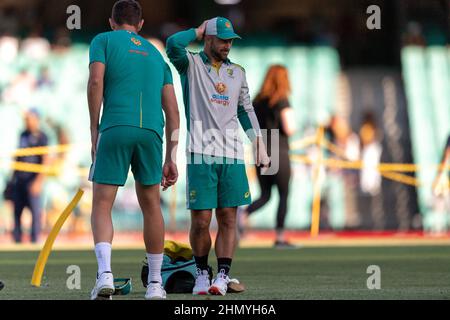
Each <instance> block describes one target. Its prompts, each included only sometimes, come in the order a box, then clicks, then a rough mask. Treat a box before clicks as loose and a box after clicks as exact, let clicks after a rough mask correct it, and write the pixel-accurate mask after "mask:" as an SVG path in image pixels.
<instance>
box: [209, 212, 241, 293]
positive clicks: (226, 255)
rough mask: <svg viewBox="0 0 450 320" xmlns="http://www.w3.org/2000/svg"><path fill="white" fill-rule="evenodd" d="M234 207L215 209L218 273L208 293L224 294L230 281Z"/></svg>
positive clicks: (233, 236)
mask: <svg viewBox="0 0 450 320" xmlns="http://www.w3.org/2000/svg"><path fill="white" fill-rule="evenodd" d="M236 209H237V208H236V207H232V208H220V209H216V217H217V225H218V231H217V237H216V243H215V250H216V256H217V269H218V273H217V276H216V278H215V279H214V282H213V284H212V285H211V287H210V288H209V293H211V294H214V295H225V294H226V293H227V288H228V282H229V281H230V278H229V277H228V273H229V271H230V268H231V262H232V259H233V255H234V249H235V247H236V240H237V239H236V234H237V225H236Z"/></svg>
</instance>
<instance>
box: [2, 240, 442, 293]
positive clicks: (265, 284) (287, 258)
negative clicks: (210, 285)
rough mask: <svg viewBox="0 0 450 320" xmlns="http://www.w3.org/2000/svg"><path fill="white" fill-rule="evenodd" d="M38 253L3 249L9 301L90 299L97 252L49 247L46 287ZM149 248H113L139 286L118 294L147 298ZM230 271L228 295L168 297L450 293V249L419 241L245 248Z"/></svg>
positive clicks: (122, 271) (117, 262) (121, 273)
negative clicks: (76, 286) (36, 274)
mask: <svg viewBox="0 0 450 320" xmlns="http://www.w3.org/2000/svg"><path fill="white" fill-rule="evenodd" d="M37 256H38V252H29V251H23V252H0V280H3V282H4V283H5V288H4V289H3V290H1V291H0V300H3V299H88V298H89V292H90V290H91V288H92V285H93V283H94V277H95V273H96V261H95V256H94V253H93V251H54V252H52V253H51V255H50V257H49V260H48V263H47V267H46V269H45V278H44V280H43V287H41V288H34V287H31V285H30V280H31V274H32V272H33V268H34V264H35V261H36V259H37ZM143 257H144V254H143V251H139V250H114V251H113V257H112V259H113V271H114V276H115V277H116V278H118V277H132V278H133V291H132V293H131V294H129V295H127V296H117V297H115V298H116V299H143V297H144V293H145V289H144V288H143V287H142V284H141V281H140V269H141V261H142V259H143ZM211 257H212V258H211V262H212V264H213V265H215V261H214V260H213V257H214V254H212V255H211ZM69 265H78V266H79V267H80V268H81V289H80V290H69V289H67V287H66V280H67V278H68V277H69V275H68V274H66V269H67V267H68V266H69ZM369 265H378V266H379V267H380V268H381V289H380V290H369V289H367V286H366V282H367V278H368V277H369V276H370V275H369V274H367V273H366V270H367V267H368V266H369ZM232 276H233V277H237V278H238V279H239V280H241V281H242V282H243V283H245V285H246V287H247V291H246V292H244V293H240V294H228V295H227V296H225V297H209V296H208V297H193V296H192V295H190V294H171V295H168V299H199V300H202V299H270V300H272V299H450V249H449V248H448V247H446V246H419V247H411V246H408V247H333V248H302V249H297V250H276V249H240V250H238V251H237V253H236V256H235V259H234V261H233V267H232Z"/></svg>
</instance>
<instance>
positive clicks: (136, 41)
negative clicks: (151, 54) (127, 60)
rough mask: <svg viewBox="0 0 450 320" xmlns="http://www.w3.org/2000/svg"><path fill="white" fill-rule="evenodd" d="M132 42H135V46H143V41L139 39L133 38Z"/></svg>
mask: <svg viewBox="0 0 450 320" xmlns="http://www.w3.org/2000/svg"><path fill="white" fill-rule="evenodd" d="M131 42H133V43H134V44H135V45H137V46H140V45H142V43H141V41H140V40H138V39H136V38H134V37H133V38H131Z"/></svg>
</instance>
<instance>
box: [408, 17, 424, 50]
mask: <svg viewBox="0 0 450 320" xmlns="http://www.w3.org/2000/svg"><path fill="white" fill-rule="evenodd" d="M403 43H404V45H405V46H408V45H409V46H422V47H423V46H425V45H426V41H425V37H424V36H423V33H422V26H421V25H420V23H418V22H416V21H410V22H408V24H407V26H406V32H405V34H404V36H403Z"/></svg>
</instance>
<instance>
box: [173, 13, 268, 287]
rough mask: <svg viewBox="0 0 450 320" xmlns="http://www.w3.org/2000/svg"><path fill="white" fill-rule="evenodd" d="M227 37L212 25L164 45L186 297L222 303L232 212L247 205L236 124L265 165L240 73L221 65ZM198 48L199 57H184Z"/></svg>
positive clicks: (227, 31)
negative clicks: (180, 153)
mask: <svg viewBox="0 0 450 320" xmlns="http://www.w3.org/2000/svg"><path fill="white" fill-rule="evenodd" d="M236 38H240V37H239V36H238V35H237V34H236V33H234V30H233V26H232V24H231V22H230V21H229V20H228V19H225V18H222V17H216V18H213V19H210V20H207V21H204V22H203V23H202V24H201V25H200V26H199V27H198V28H192V29H189V30H186V31H181V32H178V33H176V34H174V35H172V36H171V37H169V38H168V39H167V45H166V51H167V55H168V57H169V59H170V61H171V62H172V63H173V65H174V66H175V67H176V69H177V71H178V72H179V74H180V76H181V84H182V88H183V98H184V104H185V114H186V118H187V129H188V132H189V135H188V136H189V139H188V140H189V141H188V145H187V163H188V165H187V190H186V191H187V194H186V197H187V199H186V202H187V208H188V209H190V210H191V227H190V233H189V240H190V243H191V246H192V250H193V254H194V258H195V262H196V265H197V277H196V282H195V286H194V289H193V294H208V293H209V294H213V295H225V294H226V292H227V285H228V282H229V276H228V274H229V271H230V267H231V262H232V258H233V254H234V248H235V245H236V208H237V207H238V206H241V205H245V204H249V203H250V202H251V197H250V191H249V186H248V181H247V176H246V172H245V164H244V154H243V145H242V141H241V140H240V137H239V134H238V130H239V124H238V123H239V122H240V124H241V126H242V127H243V129H244V131H245V132H246V134H247V135H248V137H249V138H250V140H251V141H252V142H253V144H254V146H255V147H256V148H255V150H256V157H255V158H256V162H257V165H263V166H264V167H267V166H268V165H269V162H270V160H269V157H268V156H267V152H266V148H265V146H264V143H263V140H262V135H261V131H260V128H259V124H258V120H257V118H256V116H255V112H254V110H253V106H252V104H251V100H250V96H249V93H248V86H247V81H246V77H245V71H244V69H243V68H242V67H241V66H239V65H237V64H235V63H232V62H231V61H230V60H229V59H228V53H229V52H230V49H231V46H232V42H233V39H236ZM202 39H204V40H205V43H204V49H203V50H202V51H200V52H199V53H192V52H189V51H187V50H186V47H187V46H188V45H189V43H191V42H193V41H194V40H199V41H200V40H202ZM213 209H215V212H216V218H217V223H218V232H217V237H216V239H215V253H216V257H217V265H218V273H217V275H216V277H215V279H214V280H213V282H212V283H211V282H210V277H209V275H208V273H209V272H210V270H209V267H208V255H209V251H210V249H211V236H210V233H209V226H210V222H211V218H212V210H213Z"/></svg>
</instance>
